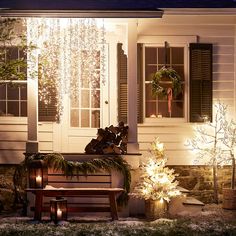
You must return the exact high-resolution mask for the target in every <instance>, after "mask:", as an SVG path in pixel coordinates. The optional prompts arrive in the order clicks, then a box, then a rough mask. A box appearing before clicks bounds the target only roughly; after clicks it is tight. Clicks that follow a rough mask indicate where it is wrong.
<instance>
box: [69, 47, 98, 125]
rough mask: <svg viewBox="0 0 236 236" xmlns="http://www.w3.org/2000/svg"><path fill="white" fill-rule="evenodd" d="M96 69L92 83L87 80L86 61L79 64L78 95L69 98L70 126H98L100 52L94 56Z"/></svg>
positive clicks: (87, 67)
mask: <svg viewBox="0 0 236 236" xmlns="http://www.w3.org/2000/svg"><path fill="white" fill-rule="evenodd" d="M94 61H95V62H94V63H96V70H95V73H94V74H93V77H94V78H93V83H91V81H89V76H88V73H87V72H88V69H89V66H87V65H86V63H84V64H82V65H81V73H80V78H81V80H80V83H79V84H78V86H79V88H78V97H76V98H71V99H70V126H71V127H78V128H99V127H100V115H101V106H100V99H101V87H100V52H99V51H98V52H97V54H96V56H95V57H94Z"/></svg>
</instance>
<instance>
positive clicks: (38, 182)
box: [36, 175, 42, 187]
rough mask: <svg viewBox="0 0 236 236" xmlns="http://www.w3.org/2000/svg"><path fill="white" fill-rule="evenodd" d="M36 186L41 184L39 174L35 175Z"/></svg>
mask: <svg viewBox="0 0 236 236" xmlns="http://www.w3.org/2000/svg"><path fill="white" fill-rule="evenodd" d="M36 186H37V187H41V186H42V176H40V175H38V176H36Z"/></svg>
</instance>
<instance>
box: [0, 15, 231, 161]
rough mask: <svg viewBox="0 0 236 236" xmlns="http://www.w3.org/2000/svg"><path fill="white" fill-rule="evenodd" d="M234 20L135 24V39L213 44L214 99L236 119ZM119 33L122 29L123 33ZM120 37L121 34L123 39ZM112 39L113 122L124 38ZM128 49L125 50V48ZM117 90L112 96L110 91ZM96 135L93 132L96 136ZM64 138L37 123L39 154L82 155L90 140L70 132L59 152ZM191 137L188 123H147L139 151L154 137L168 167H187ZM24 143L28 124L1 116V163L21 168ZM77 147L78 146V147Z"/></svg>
mask: <svg viewBox="0 0 236 236" xmlns="http://www.w3.org/2000/svg"><path fill="white" fill-rule="evenodd" d="M235 22H236V16H230V15H229V16H227V15H224V16H201V15H199V16H185V15H184V16H180V15H176V16H174V15H164V16H163V18H162V19H139V20H138V24H137V25H138V37H139V36H149V35H156V36H197V39H198V42H201V43H213V97H214V101H216V100H217V99H219V98H220V100H221V101H223V102H224V103H226V104H228V105H229V113H230V114H232V115H233V116H235V109H236V96H235V95H236V94H235V92H236V83H235V79H236V23H235ZM122 29H123V28H122ZM123 37H124V35H123ZM123 37H121V36H120V37H119V36H118V35H114V36H113V37H110V42H112V44H113V46H112V48H110V47H109V51H110V55H109V56H110V57H109V59H110V60H109V64H110V68H109V72H108V73H109V82H108V83H109V88H110V91H109V94H108V97H109V99H110V103H109V106H110V108H111V109H110V110H109V116H108V117H109V118H108V119H109V121H110V123H111V124H116V122H117V103H116V101H117V93H116V89H115V86H116V84H117V83H116V81H114V79H116V71H115V66H116V63H115V62H116V58H115V59H114V58H112V57H113V56H115V57H116V54H115V52H116V48H115V45H116V43H117V42H124V38H123ZM125 47H126V45H124V48H125ZM114 91H115V92H114ZM94 134H95V131H94ZM62 135H65V133H64V131H63V129H61V128H60V125H58V124H56V123H51V122H47V123H46V122H45V123H39V151H40V152H52V151H61V152H66V151H69V152H83V151H84V147H85V145H82V144H83V143H81V142H84V143H86V144H87V143H88V141H90V140H91V135H88V136H87V139H86V138H85V139H83V140H81V138H80V137H79V136H78V135H77V132H76V131H74V130H73V131H72V130H71V131H68V126H67V135H68V136H67V142H68V149H67V150H64V149H61V147H62V145H61V144H62V141H63V139H62ZM191 135H193V131H192V124H190V123H186V122H185V123H184V122H182V123H180V122H171V123H170V122H169V123H157V122H156V123H148V124H141V125H139V126H138V142H139V148H140V152H141V153H143V154H144V155H143V156H144V157H145V156H146V154H147V150H148V149H149V148H150V143H151V142H152V141H154V139H155V137H159V139H160V141H161V142H163V143H164V144H165V148H166V154H167V156H168V158H169V162H168V163H169V164H174V165H189V164H192V163H193V160H194V158H193V154H192V152H191V151H190V150H188V147H186V146H185V145H184V143H185V141H186V140H187V138H189V137H191ZM26 141H27V119H26V118H25V119H23V118H10V117H0V163H19V162H20V161H21V160H23V158H24V155H23V153H24V152H25V142H26ZM79 143H81V144H80V145H79Z"/></svg>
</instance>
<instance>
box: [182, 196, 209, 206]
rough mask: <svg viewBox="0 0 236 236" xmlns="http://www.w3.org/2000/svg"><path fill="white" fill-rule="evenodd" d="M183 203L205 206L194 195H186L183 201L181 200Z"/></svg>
mask: <svg viewBox="0 0 236 236" xmlns="http://www.w3.org/2000/svg"><path fill="white" fill-rule="evenodd" d="M183 204H184V205H195V206H205V204H204V203H203V202H201V201H199V200H197V199H196V198H194V197H187V198H186V200H185V201H183Z"/></svg>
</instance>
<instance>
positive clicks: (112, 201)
mask: <svg viewBox="0 0 236 236" xmlns="http://www.w3.org/2000/svg"><path fill="white" fill-rule="evenodd" d="M109 201H110V207H111V218H112V220H118V213H117V204H116V195H115V193H112V192H111V193H110V194H109Z"/></svg>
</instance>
